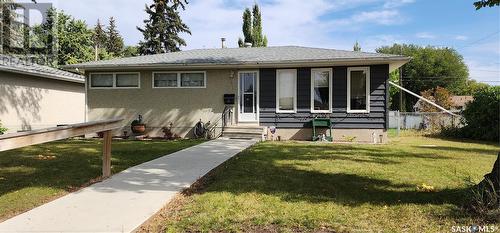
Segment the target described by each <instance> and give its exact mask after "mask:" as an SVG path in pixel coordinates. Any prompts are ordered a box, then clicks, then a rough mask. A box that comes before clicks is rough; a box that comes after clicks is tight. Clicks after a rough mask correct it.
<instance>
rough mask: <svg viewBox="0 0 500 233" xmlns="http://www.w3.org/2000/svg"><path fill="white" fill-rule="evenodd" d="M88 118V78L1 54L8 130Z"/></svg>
mask: <svg viewBox="0 0 500 233" xmlns="http://www.w3.org/2000/svg"><path fill="white" fill-rule="evenodd" d="M84 120H85V78H84V77H83V76H82V75H78V74H74V73H70V72H67V71H63V70H59V69H55V68H51V67H48V66H41V65H37V64H34V63H32V62H31V61H30V60H25V59H20V58H16V57H12V56H8V55H0V122H1V123H2V125H3V126H4V127H5V128H7V129H8V131H7V133H15V132H18V131H27V130H34V129H40V128H47V127H55V126H57V125H64V124H73V123H81V122H84Z"/></svg>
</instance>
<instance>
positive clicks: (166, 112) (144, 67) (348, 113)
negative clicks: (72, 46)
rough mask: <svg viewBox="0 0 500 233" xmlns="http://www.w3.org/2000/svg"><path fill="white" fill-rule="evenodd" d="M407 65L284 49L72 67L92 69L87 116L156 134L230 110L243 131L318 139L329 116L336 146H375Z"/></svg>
mask: <svg viewBox="0 0 500 233" xmlns="http://www.w3.org/2000/svg"><path fill="white" fill-rule="evenodd" d="M409 60H410V58H409V57H404V56H398V55H388V54H378V53H365V52H353V51H342V50H334V49H321V48H307V47H297V46H282V47H261V48H221V49H197V50H189V51H181V52H174V53H166V54H158V55H149V56H139V57H131V58H121V59H113V60H107V61H96V62H89V63H83V64H76V65H70V66H67V67H65V68H67V69H79V70H80V71H84V72H85V76H86V80H87V86H86V87H87V111H88V112H87V117H88V119H87V120H98V119H106V118H117V117H120V118H124V119H126V121H125V122H127V123H128V124H130V122H132V121H133V120H134V119H136V118H137V117H138V115H142V116H143V118H144V121H145V123H146V124H147V128H148V130H149V133H150V134H151V135H161V128H162V127H164V126H168V125H169V124H170V123H172V125H173V131H174V132H175V133H177V134H179V135H180V136H187V137H189V136H190V135H191V134H192V130H193V127H194V126H195V124H196V123H197V122H198V121H199V120H202V121H203V122H208V121H210V122H212V123H213V122H219V121H220V118H221V117H222V114H223V112H224V109H227V108H229V109H233V111H234V113H235V114H234V115H233V119H232V122H233V123H234V125H233V126H232V127H231V128H238V127H239V129H240V133H245V132H241V130H243V131H244V130H245V129H249V128H251V127H252V126H259V127H262V128H266V127H272V128H276V129H277V131H276V133H275V135H273V136H279V137H280V138H281V139H311V134H312V130H311V128H310V127H311V124H310V121H311V120H312V119H314V118H326V119H330V121H331V123H332V124H333V134H334V136H333V137H334V140H335V141H342V140H344V138H355V140H356V141H360V142H361V141H363V142H372V141H373V139H374V138H384V139H385V138H386V130H387V129H388V124H389V123H388V117H389V109H388V86H389V83H388V78H389V72H391V71H393V70H395V69H397V68H399V67H400V66H402V65H403V64H405V63H407V62H408V61H409ZM233 96H234V104H231V99H232V97H233ZM224 97H226V102H225V101H224ZM233 130H234V129H233ZM123 131H129V132H130V126H129V125H124V128H123ZM228 132H229V131H228ZM267 132H269V130H268V131H267ZM121 133H122V132H117V134H121Z"/></svg>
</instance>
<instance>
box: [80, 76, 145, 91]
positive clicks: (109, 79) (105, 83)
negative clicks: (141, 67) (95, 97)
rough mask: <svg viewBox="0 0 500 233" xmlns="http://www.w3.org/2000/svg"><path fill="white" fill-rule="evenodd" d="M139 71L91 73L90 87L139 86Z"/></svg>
mask: <svg viewBox="0 0 500 233" xmlns="http://www.w3.org/2000/svg"><path fill="white" fill-rule="evenodd" d="M139 87H140V75H139V73H91V74H90V88H95V89H99V88H101V89H104V88H139Z"/></svg>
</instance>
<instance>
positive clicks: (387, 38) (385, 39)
mask: <svg viewBox="0 0 500 233" xmlns="http://www.w3.org/2000/svg"><path fill="white" fill-rule="evenodd" d="M405 42H406V41H405V40H404V39H402V38H401V36H399V35H375V36H369V37H367V38H365V39H364V40H362V41H361V42H360V43H361V49H362V50H363V51H366V52H375V49H376V48H379V47H381V46H386V45H388V46H390V45H393V44H402V43H405Z"/></svg>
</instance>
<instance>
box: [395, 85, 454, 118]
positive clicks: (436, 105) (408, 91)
mask: <svg viewBox="0 0 500 233" xmlns="http://www.w3.org/2000/svg"><path fill="white" fill-rule="evenodd" d="M389 83H390V84H391V85H393V86H395V87H397V88H399V89H401V90H403V91H405V92H407V93H410V94H411V95H413V96H415V97H417V98H419V99H421V100H423V101H425V102H427V103H429V104H430V105H432V106H434V107H436V108H438V109H440V110H442V111H443V112H446V113H448V114H450V115H452V116H458V115H457V114H455V113H452V112H450V111H449V110H447V109H445V108H443V107H441V106H439V105H438V104H436V103H434V102H432V101H430V100H428V99H426V98H424V97H422V96H420V95H417V94H415V93H414V92H412V91H410V90H408V89H406V88H404V87H402V86H399V85H398V84H396V83H394V82H391V81H389Z"/></svg>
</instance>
